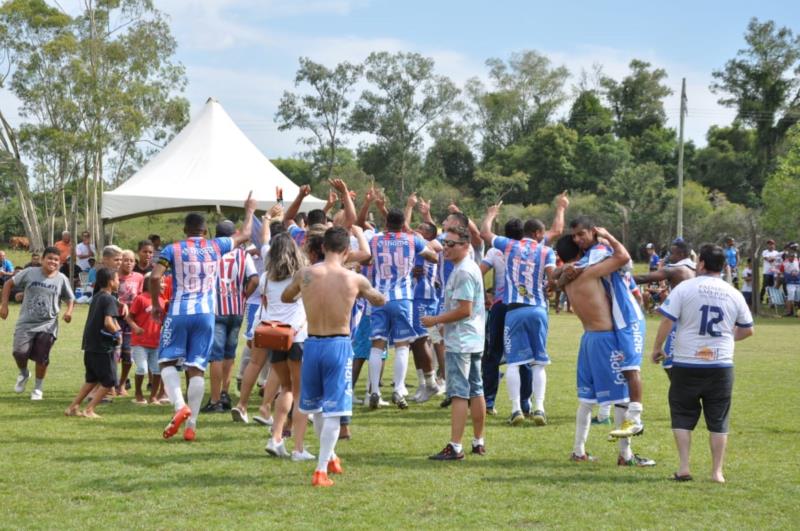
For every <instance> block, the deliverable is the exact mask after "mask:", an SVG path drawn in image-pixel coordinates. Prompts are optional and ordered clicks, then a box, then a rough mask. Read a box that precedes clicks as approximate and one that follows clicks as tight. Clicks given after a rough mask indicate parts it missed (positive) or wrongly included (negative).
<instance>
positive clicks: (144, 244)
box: [136, 240, 153, 251]
mask: <svg viewBox="0 0 800 531" xmlns="http://www.w3.org/2000/svg"><path fill="white" fill-rule="evenodd" d="M148 245H149V246H150V247H153V242H152V241H150V240H142V241H140V242H139V245H138V246H137V247H136V250H137V251H141V250H142V249H144V248H145V247H147V246H148Z"/></svg>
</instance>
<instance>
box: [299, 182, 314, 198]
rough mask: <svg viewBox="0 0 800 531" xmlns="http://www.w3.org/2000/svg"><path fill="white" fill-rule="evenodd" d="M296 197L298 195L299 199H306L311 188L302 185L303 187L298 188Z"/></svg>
mask: <svg viewBox="0 0 800 531" xmlns="http://www.w3.org/2000/svg"><path fill="white" fill-rule="evenodd" d="M297 195H299V196H300V197H306V196H307V195H311V187H310V186H309V185H307V184H304V185H303V186H301V187H300V190H298V192H297Z"/></svg>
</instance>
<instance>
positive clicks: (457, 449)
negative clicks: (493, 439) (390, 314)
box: [421, 227, 486, 461]
mask: <svg viewBox="0 0 800 531" xmlns="http://www.w3.org/2000/svg"><path fill="white" fill-rule="evenodd" d="M443 242H444V250H443V252H444V253H445V255H446V257H447V259H448V260H450V261H451V262H452V263H453V265H454V266H455V267H454V268H453V271H452V272H451V274H450V277H449V278H448V280H447V284H446V285H445V287H444V297H445V301H444V311H443V312H442V313H440V314H439V315H430V316H425V317H423V318H422V319H421V321H422V324H423V325H424V326H426V327H431V326H437V325H444V343H445V349H446V352H447V354H446V356H447V358H446V361H445V370H446V374H447V378H446V380H447V396H448V397H449V398H450V399H451V400H452V412H451V417H450V442H449V443H447V445H445V447H444V449H443V450H442V451H441V452H439V453H437V454H435V455H432V456H430V459H433V460H436V461H451V460H461V459H464V451H463V449H462V445H461V439H462V437H463V436H464V427H465V425H466V423H467V409H469V410H470V416H471V417H472V429H473V439H472V453H473V454H476V455H485V453H486V448H485V442H484V438H483V428H484V424H485V422H486V402H485V401H484V399H483V382H482V381H481V355H482V351H483V347H484V334H485V323H484V319H485V309H484V298H483V275H481V271H480V267H479V266H478V264H476V263H475V261H474V260H472V259H470V258H469V247H470V245H471V244H470V234H469V231H468V230H467V229H465V228H464V227H454V228H451V229H450V230H448V231H447V233H446V235H445V239H444V240H443Z"/></svg>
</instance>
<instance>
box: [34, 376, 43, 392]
mask: <svg viewBox="0 0 800 531" xmlns="http://www.w3.org/2000/svg"><path fill="white" fill-rule="evenodd" d="M43 384H44V378H36V383H35V384H34V386H33V388H34V389H38V390H39V391H41V390H42V385H43Z"/></svg>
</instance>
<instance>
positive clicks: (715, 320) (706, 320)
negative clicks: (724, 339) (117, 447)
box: [700, 304, 722, 337]
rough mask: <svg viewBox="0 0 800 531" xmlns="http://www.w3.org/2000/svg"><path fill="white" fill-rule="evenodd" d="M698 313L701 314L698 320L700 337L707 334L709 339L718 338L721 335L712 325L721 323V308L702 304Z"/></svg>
mask: <svg viewBox="0 0 800 531" xmlns="http://www.w3.org/2000/svg"><path fill="white" fill-rule="evenodd" d="M700 312H701V313H702V314H703V316H702V318H701V319H700V335H701V336H704V335H706V334H708V335H709V336H711V337H720V336H721V335H722V333H721V332H718V331H716V330H714V325H717V324H719V323H720V321H722V308H720V307H719V306H709V305H708V304H704V305H703V306H701V307H700Z"/></svg>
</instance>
